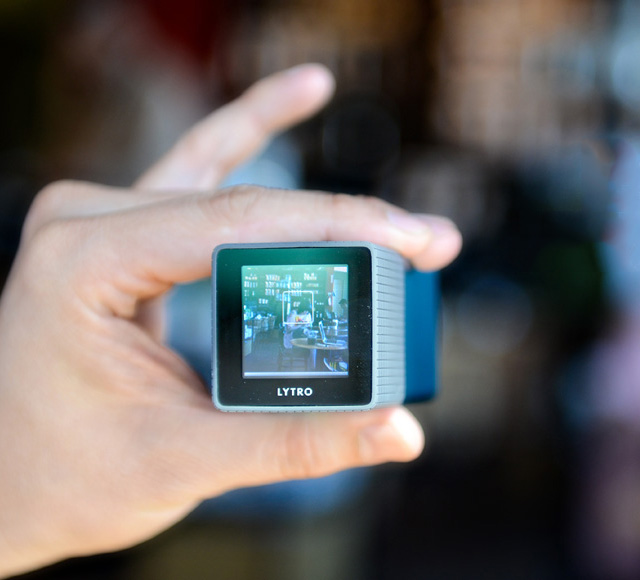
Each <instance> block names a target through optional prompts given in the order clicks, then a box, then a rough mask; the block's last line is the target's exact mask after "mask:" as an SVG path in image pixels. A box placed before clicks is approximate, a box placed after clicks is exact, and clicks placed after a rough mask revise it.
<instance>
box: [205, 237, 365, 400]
mask: <svg viewBox="0 0 640 580" xmlns="http://www.w3.org/2000/svg"><path fill="white" fill-rule="evenodd" d="M289 264H292V265H316V264H318V265H331V264H346V265H347V268H348V297H349V298H348V300H349V311H348V312H349V314H348V319H349V333H348V334H349V345H348V347H349V375H348V376H346V377H344V376H341V377H322V378H311V377H303V378H301V377H292V378H270V377H269V378H257V377H249V378H245V377H243V373H242V356H243V355H242V352H243V348H242V346H243V342H242V341H243V336H242V330H243V320H242V274H241V270H242V266H263V265H274V266H281V265H289ZM213 268H214V279H215V287H214V293H215V294H214V308H215V310H214V320H215V322H216V328H214V333H215V335H214V341H213V342H214V353H213V360H214V364H215V367H214V368H213V369H212V371H213V373H212V376H213V383H214V388H217V393H216V397H217V401H218V403H219V404H220V405H222V406H228V407H272V406H274V407H290V406H304V407H315V406H318V407H342V406H349V407H352V406H366V405H368V404H369V403H371V400H372V378H371V377H372V356H371V355H372V318H371V313H372V294H371V271H372V270H371V251H370V250H369V248H367V247H363V246H340V247H324V246H323V247H314V246H309V247H305V246H301V247H278V248H274V247H250V248H237V247H236V248H231V247H223V248H220V249H219V250H218V251H217V252H216V254H215V263H214V264H213ZM278 387H280V388H283V387H284V388H286V387H294V388H295V389H296V391H294V392H297V388H299V387H302V388H306V387H310V388H311V389H312V391H313V394H312V395H310V396H295V395H294V396H286V397H283V396H278Z"/></svg>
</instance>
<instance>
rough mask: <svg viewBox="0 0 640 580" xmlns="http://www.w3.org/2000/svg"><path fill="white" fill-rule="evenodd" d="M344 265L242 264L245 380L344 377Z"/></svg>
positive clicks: (346, 316) (346, 346)
mask: <svg viewBox="0 0 640 580" xmlns="http://www.w3.org/2000/svg"><path fill="white" fill-rule="evenodd" d="M348 299H349V289H348V268H347V266H346V265H339V264H333V265H325V264H312V265H302V264H297V265H286V266H276V265H269V266H243V267H242V309H243V350H242V354H243V357H242V361H243V366H242V372H243V377H245V378H262V377H290V378H291V377H340V376H348V374H349V322H348V320H349V302H348Z"/></svg>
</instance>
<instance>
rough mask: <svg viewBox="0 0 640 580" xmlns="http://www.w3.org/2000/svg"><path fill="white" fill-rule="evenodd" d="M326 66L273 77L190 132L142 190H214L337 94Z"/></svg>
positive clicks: (150, 174)
mask: <svg viewBox="0 0 640 580" xmlns="http://www.w3.org/2000/svg"><path fill="white" fill-rule="evenodd" d="M333 88H334V81H333V77H332V76H331V74H330V73H329V71H328V70H327V69H326V68H324V67H323V66H321V65H314V64H309V65H302V66H299V67H296V68H293V69H290V70H288V71H284V72H282V73H278V74H275V75H272V76H270V77H267V78H265V79H263V80H261V81H259V82H258V83H256V84H255V85H253V86H252V87H251V88H250V89H249V90H248V91H247V92H246V93H245V94H244V95H242V96H241V97H240V98H239V99H237V100H236V101H233V102H232V103H230V104H229V105H227V106H225V107H222V108H221V109H219V110H218V111H216V112H215V113H213V114H212V115H210V116H209V117H207V118H206V119H204V120H203V121H202V122H201V123H199V124H198V125H196V126H195V127H194V128H193V129H191V131H189V132H188V133H187V134H186V135H185V136H184V137H183V138H182V139H181V140H180V141H179V142H178V144H177V145H176V146H175V147H174V148H173V149H172V150H171V151H169V153H168V154H167V155H166V156H165V157H164V158H162V159H161V160H160V161H159V162H158V163H157V164H156V165H155V166H154V167H152V168H151V169H150V170H149V171H147V172H146V173H145V174H144V175H143V176H142V177H141V178H140V180H139V181H138V183H137V184H136V187H138V188H142V189H159V188H162V189H170V188H175V189H181V188H198V189H211V188H213V187H215V186H216V185H217V184H218V183H219V182H220V181H221V180H222V178H223V177H224V176H225V175H226V174H227V173H228V172H229V171H231V170H232V169H233V168H234V167H236V166H237V165H239V164H240V163H242V162H243V161H245V160H247V159H249V158H250V157H251V156H252V155H254V154H255V153H257V152H258V151H259V149H260V148H261V147H263V145H264V144H265V143H266V142H267V140H268V139H269V138H270V137H272V135H273V134H274V133H275V132H277V131H281V130H283V129H286V128H287V127H289V126H291V125H293V124H295V123H298V122H300V121H302V120H304V119H306V118H307V117H309V116H311V115H312V114H313V113H315V112H316V111H317V110H318V109H320V108H321V107H322V106H323V105H324V104H325V103H326V102H327V100H328V99H329V98H330V97H331V95H332V94H333Z"/></svg>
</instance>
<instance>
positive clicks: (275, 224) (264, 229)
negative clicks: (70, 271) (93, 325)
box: [71, 186, 460, 316]
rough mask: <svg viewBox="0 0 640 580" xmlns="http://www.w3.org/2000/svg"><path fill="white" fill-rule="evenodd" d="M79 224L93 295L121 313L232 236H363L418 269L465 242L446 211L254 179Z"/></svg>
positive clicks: (198, 266) (196, 271)
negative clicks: (259, 183)
mask: <svg viewBox="0 0 640 580" xmlns="http://www.w3.org/2000/svg"><path fill="white" fill-rule="evenodd" d="M78 227H79V228H80V229H79V230H78V235H79V236H81V239H80V240H75V239H74V240H71V242H72V243H73V244H74V245H75V246H80V247H82V248H83V252H84V253H85V254H86V255H87V256H92V259H91V260H87V261H86V263H84V264H83V269H82V272H81V273H80V275H81V277H82V278H83V279H84V281H85V283H84V284H83V286H84V290H85V291H87V292H89V293H91V296H90V302H91V303H93V304H100V305H103V306H105V307H107V308H108V309H110V310H111V311H112V312H115V313H117V314H118V315H119V316H129V315H131V312H132V311H133V310H134V309H135V304H136V301H137V300H139V299H144V298H150V297H153V296H155V295H157V294H159V293H161V292H163V291H165V290H166V289H167V288H168V287H170V286H171V285H173V284H174V283H181V282H188V281H191V280H195V279H198V278H202V277H204V276H207V275H208V274H209V273H210V271H211V265H210V259H211V258H210V256H211V252H212V250H213V248H214V247H215V246H217V245H219V244H222V243H226V242H266V241H279V242H287V241H322V240H336V241H340V240H342V241H348V240H351V241H357V240H364V241H370V242H373V243H376V244H380V245H383V246H386V247H389V248H392V249H394V250H396V251H398V252H399V253H400V254H402V255H404V256H405V257H407V258H409V259H410V260H412V261H413V263H414V264H415V265H416V267H418V268H422V269H428V268H438V267H442V266H444V265H445V264H446V263H447V262H448V261H449V260H451V259H452V258H453V257H454V255H455V253H456V252H457V251H458V249H459V247H460V234H459V233H458V231H457V229H456V228H455V226H454V225H453V224H452V223H451V222H449V221H448V220H445V219H442V218H425V217H424V216H422V217H421V216H413V215H411V214H409V213H407V212H405V211H404V210H401V209H399V208H397V207H394V206H392V205H390V204H388V203H385V202H383V201H380V200H378V199H374V198H367V197H353V196H347V195H332V194H327V193H320V192H299V191H285V190H269V189H265V188H260V187H248V186H245V187H239V188H230V189H228V190H226V191H224V192H223V193H221V194H219V195H205V194H196V195H189V196H185V197H180V198H173V199H169V200H166V201H162V202H158V203H156V204H152V205H147V206H144V207H137V208H132V209H130V210H128V211H121V212H118V213H114V214H109V215H107V216H104V218H103V219H101V220H100V221H99V222H96V221H89V222H87V223H85V224H80V225H79V226H78ZM105 241H108V244H107V243H106V242H105Z"/></svg>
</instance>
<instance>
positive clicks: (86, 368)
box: [0, 66, 460, 576]
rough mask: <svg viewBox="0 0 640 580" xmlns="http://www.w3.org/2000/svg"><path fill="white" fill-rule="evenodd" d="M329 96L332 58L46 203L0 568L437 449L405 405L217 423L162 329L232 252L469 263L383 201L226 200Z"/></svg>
mask: <svg viewBox="0 0 640 580" xmlns="http://www.w3.org/2000/svg"><path fill="white" fill-rule="evenodd" d="M331 91H332V79H331V77H330V76H329V74H328V73H327V72H326V71H325V70H324V69H322V68H321V67H318V66H306V67H302V68H298V69H295V70H294V71H293V72H288V73H281V74H278V75H275V76H273V77H270V78H268V79H265V80H263V81H261V82H260V83H258V84H257V85H256V86H254V87H253V88H252V89H250V90H249V91H248V92H247V93H246V94H245V95H244V96H243V97H241V98H240V99H239V100H237V101H236V102H234V103H232V104H230V105H228V106H226V107H224V108H222V109H221V110H219V111H218V112H217V113H214V114H213V115H212V116H211V117H209V118H208V119H206V120H205V121H203V122H202V123H201V124H200V125H199V126H196V127H195V128H194V129H193V130H192V131H191V132H190V133H188V134H187V135H186V136H185V137H184V139H183V140H182V141H180V142H179V143H178V145H177V146H176V147H175V149H174V150H173V151H171V152H170V153H169V154H168V155H167V156H166V157H165V158H164V159H163V160H161V161H160V162H159V163H158V164H157V165H156V166H155V167H153V168H152V169H151V170H150V171H149V172H148V173H146V174H145V175H144V176H143V177H142V178H141V180H140V181H139V183H138V184H137V186H136V187H135V188H134V189H133V190H127V191H125V190H115V189H110V188H106V187H100V186H96V185H89V184H84V183H71V182H69V183H59V184H54V185H52V186H50V187H48V188H47V189H46V190H45V191H44V192H42V193H41V194H40V196H39V197H38V198H37V200H36V202H35V204H34V207H33V208H32V211H31V212H30V215H29V216H28V219H27V222H26V224H25V229H24V234H23V240H22V244H21V248H20V251H19V253H18V256H17V258H16V262H15V264H14V268H13V270H12V273H11V276H10V279H9V281H8V283H7V286H6V288H5V292H4V295H3V297H2V302H1V303H0V437H1V439H2V442H3V444H2V447H1V449H0V472H1V473H2V477H0V576H2V575H8V574H16V573H19V572H22V571H26V570H28V569H31V568H34V567H38V566H42V565H44V564H47V563H50V562H54V561H56V560H59V559H62V558H66V557H70V556H77V555H82V554H89V553H96V552H102V551H110V550H116V549H120V548H124V547H127V546H130V545H133V544H135V543H137V542H140V541H142V540H144V539H147V538H149V537H151V536H153V535H155V534H156V533H158V532H160V531H161V530H163V529H165V528H167V527H168V526H170V525H171V524H173V523H174V522H176V521H177V520H179V519H180V518H182V517H183V516H184V515H185V514H186V513H188V512H189V511H190V510H191V509H192V508H193V507H194V506H196V505H197V504H198V503H199V502H200V501H201V500H203V499H205V498H208V497H211V496H214V495H217V494H220V493H222V492H224V491H227V490H230V489H233V488H237V487H241V486H248V485H256V484H262V483H267V482H273V481H279V480H284V479H292V478H305V477H316V476H321V475H325V474H328V473H331V472H334V471H337V470H340V469H345V468H348V467H354V466H361V465H371V464H376V463H380V462H385V461H407V460H411V459H413V458H415V457H416V456H417V455H418V454H419V453H420V452H421V450H422V447H423V435H422V431H421V428H420V426H419V424H418V423H417V422H416V421H415V419H414V418H413V417H412V416H411V415H410V414H409V413H408V411H406V410H405V409H403V408H393V409H385V410H376V411H371V412H366V413H353V414H343V413H339V414H319V415H317V416H316V415H304V416H303V415H277V416H274V415H255V414H252V415H242V414H222V413H219V412H217V411H216V410H215V409H214V408H213V407H212V404H211V401H210V398H209V396H208V394H207V393H206V391H205V389H204V387H203V385H202V384H201V382H200V380H199V379H198V377H197V376H196V375H195V374H194V372H193V371H192V370H191V369H190V368H189V366H188V365H187V364H186V363H185V362H184V361H183V360H182V359H181V358H180V357H179V356H178V355H177V354H176V353H174V352H172V351H171V350H169V349H168V348H167V347H166V346H165V345H164V344H163V343H162V341H161V339H160V335H159V333H158V329H157V328H156V326H155V324H154V323H153V322H152V318H150V317H149V308H148V305H149V304H151V303H152V301H153V300H154V299H156V298H158V297H161V296H162V295H163V294H164V293H165V292H166V291H167V290H168V289H169V288H171V286H172V285H173V284H175V283H178V282H188V281H192V280H195V279H198V278H201V277H204V276H207V275H209V273H210V254H211V251H212V249H213V248H214V247H215V246H216V245H218V244H220V243H223V242H249V241H252V242H260V241H283V242H285V241H293V240H296V241H300V240H369V241H371V242H374V243H378V244H382V245H386V246H389V247H391V248H394V249H395V250H397V251H398V252H400V253H402V254H404V255H405V256H406V257H408V258H410V259H411V260H413V262H414V264H415V265H416V266H417V267H420V268H425V269H427V268H438V267H441V266H443V265H445V264H446V263H447V262H449V261H450V260H451V259H453V258H454V257H455V255H456V254H457V252H458V250H459V247H460V236H459V234H458V232H457V230H456V229H455V227H454V226H453V225H452V224H451V223H450V222H449V221H448V220H445V219H443V218H435V217H427V216H411V215H409V214H407V213H406V212H404V211H402V210H400V209H398V208H395V207H393V206H391V205H388V204H386V203H383V202H381V201H378V200H375V199H369V198H364V197H361V198H356V197H349V196H343V195H329V194H325V193H314V192H290V191H279V190H266V189H263V188H260V187H248V186H247V187H239V188H231V189H227V190H222V191H218V192H215V191H214V188H215V186H216V184H217V183H218V182H219V180H220V179H222V177H224V175H225V174H226V173H227V172H228V171H229V170H230V169H232V168H233V167H234V166H235V165H237V164H238V163H240V162H241V161H243V160H245V159H246V158H247V157H248V156H250V155H251V154H252V153H254V152H255V151H256V150H257V149H258V148H259V147H260V146H261V145H262V144H263V143H264V141H265V140H266V139H267V138H268V137H269V136H270V134H271V133H273V132H274V131H277V130H280V129H282V128H284V127H286V126H288V125H290V124H292V123H294V122H296V121H299V120H300V119H302V118H304V117H306V116H308V115H310V114H311V113H313V112H314V111H315V110H317V109H318V108H319V107H320V106H321V105H322V104H323V103H324V102H325V101H326V100H327V98H328V97H329V96H330V94H331ZM161 188H162V189H161Z"/></svg>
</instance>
